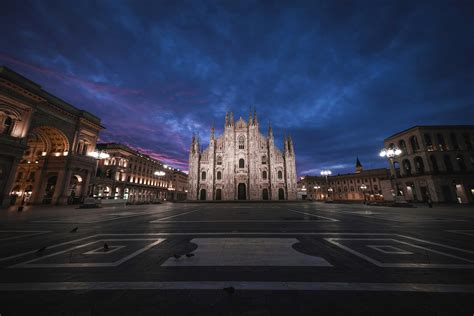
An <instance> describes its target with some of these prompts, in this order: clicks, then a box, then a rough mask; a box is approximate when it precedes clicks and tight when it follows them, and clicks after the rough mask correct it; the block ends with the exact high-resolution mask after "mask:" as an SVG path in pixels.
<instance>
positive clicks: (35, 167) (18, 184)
mask: <svg viewBox="0 0 474 316" xmlns="http://www.w3.org/2000/svg"><path fill="white" fill-rule="evenodd" d="M0 78H1V79H2V80H3V81H2V82H8V85H6V86H4V91H2V92H0V94H1V97H2V102H3V103H0V134H3V135H7V137H10V141H9V142H5V140H7V138H4V137H2V138H0V153H1V154H0V169H1V170H0V173H4V174H6V176H3V177H0V191H1V192H2V195H1V196H0V201H1V204H2V205H3V206H7V205H10V204H12V203H27V204H40V203H47V204H67V203H73V202H79V201H80V200H81V199H83V198H84V197H86V196H87V195H88V192H87V191H88V190H87V189H85V188H87V187H88V186H89V183H90V179H91V173H93V172H94V169H95V166H96V163H95V160H94V158H92V157H89V156H88V154H89V153H90V152H92V151H93V150H94V147H95V143H96V141H97V136H98V133H99V131H100V130H101V129H102V126H101V125H100V119H99V118H97V117H95V116H94V115H92V114H90V113H88V112H86V111H82V110H79V109H77V108H75V107H74V106H72V105H70V104H68V103H66V102H65V101H63V100H61V99H59V98H57V97H54V96H52V95H51V94H49V93H47V92H45V91H44V90H42V89H41V87H40V86H39V85H36V84H35V83H32V82H31V81H29V80H27V79H26V78H23V77H22V76H21V75H19V74H17V73H14V72H13V71H11V70H9V69H6V68H4V67H3V68H1V69H0ZM7 90H10V91H7ZM18 93H19V94H22V99H21V102H20V101H18V100H19V99H12V98H11V95H15V94H18ZM12 139H13V140H15V141H13V142H12V141H11V140H12ZM81 140H83V141H85V142H87V144H88V145H89V147H87V148H86V149H85V150H84V147H83V148H82V151H81V152H78V151H77V150H75V149H76V148H77V146H78V144H79V142H80V141H81ZM73 149H74V150H73Z"/></svg>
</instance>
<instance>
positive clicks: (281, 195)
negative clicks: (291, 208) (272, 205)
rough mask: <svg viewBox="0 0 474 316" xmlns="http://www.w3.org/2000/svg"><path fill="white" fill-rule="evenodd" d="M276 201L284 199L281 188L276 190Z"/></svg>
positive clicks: (283, 191) (283, 192)
mask: <svg viewBox="0 0 474 316" xmlns="http://www.w3.org/2000/svg"><path fill="white" fill-rule="evenodd" d="M278 199H279V200H284V199H285V190H283V189H282V188H279V189H278Z"/></svg>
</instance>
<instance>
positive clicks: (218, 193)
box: [216, 189, 222, 201]
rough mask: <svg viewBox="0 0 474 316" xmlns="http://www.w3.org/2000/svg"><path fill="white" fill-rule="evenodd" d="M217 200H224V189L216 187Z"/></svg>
mask: <svg viewBox="0 0 474 316" xmlns="http://www.w3.org/2000/svg"><path fill="white" fill-rule="evenodd" d="M216 200H217V201H220V200H222V190H221V189H216Z"/></svg>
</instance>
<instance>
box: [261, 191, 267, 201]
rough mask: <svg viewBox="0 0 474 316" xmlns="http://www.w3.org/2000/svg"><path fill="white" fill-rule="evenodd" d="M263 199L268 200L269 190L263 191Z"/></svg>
mask: <svg viewBox="0 0 474 316" xmlns="http://www.w3.org/2000/svg"><path fill="white" fill-rule="evenodd" d="M262 199H263V200H268V189H263V191H262Z"/></svg>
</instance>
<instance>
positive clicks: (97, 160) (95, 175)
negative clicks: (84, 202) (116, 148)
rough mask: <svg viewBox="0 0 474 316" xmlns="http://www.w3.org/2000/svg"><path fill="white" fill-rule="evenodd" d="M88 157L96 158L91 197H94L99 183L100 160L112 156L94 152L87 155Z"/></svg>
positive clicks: (102, 152)
mask: <svg viewBox="0 0 474 316" xmlns="http://www.w3.org/2000/svg"><path fill="white" fill-rule="evenodd" d="M87 155H88V156H90V157H92V158H95V160H96V163H95V170H94V185H93V186H92V192H91V194H90V195H92V196H94V191H95V186H96V183H97V170H98V169H99V160H102V159H107V158H109V157H110V155H109V154H108V153H106V152H104V151H100V150H99V151H92V152H90V153H88V154H87Z"/></svg>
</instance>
